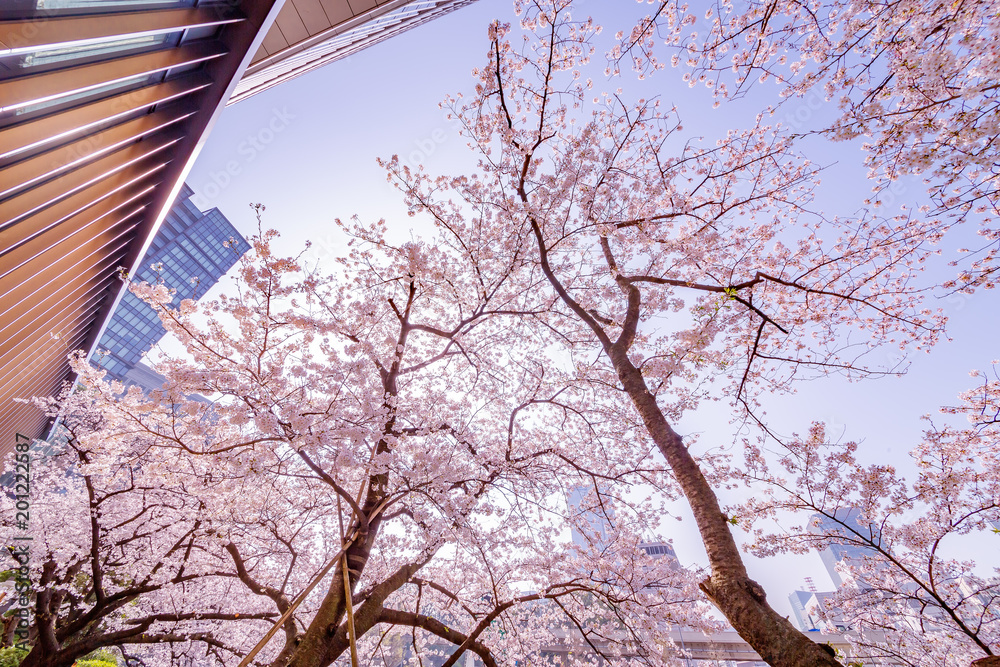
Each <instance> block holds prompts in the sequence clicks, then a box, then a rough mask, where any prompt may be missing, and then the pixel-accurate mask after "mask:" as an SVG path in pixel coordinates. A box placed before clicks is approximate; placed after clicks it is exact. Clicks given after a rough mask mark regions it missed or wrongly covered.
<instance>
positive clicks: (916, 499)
mask: <svg viewBox="0 0 1000 667" xmlns="http://www.w3.org/2000/svg"><path fill="white" fill-rule="evenodd" d="M974 375H975V376H976V377H978V378H980V379H981V380H982V382H981V384H980V386H979V387H978V388H976V389H973V390H970V391H968V392H966V393H965V394H963V395H962V397H961V398H962V404H961V405H960V406H959V407H951V408H945V409H943V410H942V411H943V412H947V413H952V414H959V415H964V416H967V417H968V421H969V422H970V425H969V426H967V427H965V428H960V427H956V426H935V425H933V424H931V425H930V427H929V428H928V429H927V430H926V431H925V433H924V440H923V442H921V443H920V444H919V445H918V446H917V447H916V448H915V449H914V450H913V451H912V452H911V456H912V458H913V459H914V462H915V463H916V467H917V471H918V474H917V477H916V478H915V479H913V480H912V481H910V482H908V481H906V480H905V479H902V478H901V477H900V476H899V475H898V473H897V472H896V470H895V468H894V467H893V466H890V465H877V464H876V465H868V466H865V465H863V464H861V463H859V461H858V460H857V457H856V450H857V445H856V444H855V443H842V444H830V443H828V442H827V440H826V435H825V429H824V428H823V425H822V424H818V423H817V424H815V425H814V426H813V428H812V429H811V431H810V433H809V436H808V437H806V438H801V439H796V440H795V441H793V442H791V443H788V445H787V450H786V454H785V456H784V457H783V458H782V460H781V465H782V467H783V468H784V474H782V475H777V474H774V473H772V472H770V471H769V469H768V466H767V464H766V462H764V461H763V459H761V458H756V459H751V460H750V461H748V465H747V467H746V472H745V477H746V479H747V480H748V481H749V482H751V483H752V484H754V486H755V487H757V488H760V487H761V485H763V486H764V488H765V489H766V491H765V493H763V494H761V493H758V495H757V496H756V497H755V499H754V500H751V501H749V502H747V503H745V504H744V505H742V506H740V507H738V508H734V509H733V512H734V514H736V515H737V516H738V517H739V521H740V525H741V526H744V527H746V528H747V529H748V530H750V529H752V527H753V526H754V525H755V524H757V523H758V522H759V521H760V520H761V519H763V518H765V517H772V518H773V517H774V516H776V515H778V514H779V513H786V512H794V513H798V514H799V515H800V516H801V514H802V513H809V514H810V515H811V516H813V517H822V519H823V522H822V528H821V529H817V528H816V527H815V526H814V527H813V528H811V529H808V530H807V529H805V528H803V527H802V526H797V527H792V528H790V529H789V530H788V531H785V532H782V533H772V532H770V531H769V530H767V529H765V528H763V527H758V528H756V530H755V533H756V538H757V539H756V542H755V544H754V545H753V550H754V551H755V552H756V553H757V554H760V555H770V554H773V553H775V552H788V551H791V552H797V553H804V552H806V551H809V550H811V549H822V548H825V547H827V546H830V545H831V544H832V545H841V546H843V545H846V546H850V547H855V549H854V550H853V551H857V550H860V551H861V552H862V553H863V554H864V556H863V557H858V558H850V559H845V560H844V562H843V563H842V564H841V567H843V572H844V576H845V578H846V582H847V583H846V584H845V585H844V586H842V588H841V590H840V591H839V592H838V596H837V597H836V598H835V599H834V600H832V605H833V609H834V610H836V612H837V613H838V614H839V615H840V616H841V617H842V618H843V619H844V620H845V621H846V622H848V623H850V624H851V625H852V626H854V627H855V628H856V629H858V630H859V631H860V634H859V636H857V637H856V638H855V639H856V641H857V642H858V643H859V644H861V645H864V646H865V648H866V649H867V650H868V653H869V654H870V655H874V656H882V657H885V658H890V659H893V660H895V661H897V662H898V664H905V665H915V666H916V665H920V666H924V665H926V666H927V667H930V666H931V665H941V664H966V663H968V662H969V661H970V660H973V659H976V658H982V657H985V656H994V655H997V654H998V653H1000V570H998V569H996V568H994V570H993V572H992V573H990V574H984V573H982V572H981V571H980V570H978V569H977V568H976V567H975V563H974V562H971V561H970V560H968V559H960V558H955V554H956V552H957V551H959V550H960V549H961V546H960V545H961V540H962V536H980V539H988V537H985V536H984V533H987V534H988V533H989V532H990V529H991V528H992V526H995V525H997V524H998V523H1000V458H998V452H1000V447H998V441H997V438H998V435H1000V432H998V429H997V425H998V415H1000V382H998V380H997V379H996V377H995V376H994V377H992V378H991V377H989V376H987V375H986V374H984V373H975V374H974ZM847 508H856V510H857V516H858V517H859V518H860V519H859V520H855V518H854V516H853V515H850V516H849V515H848V513H847V512H845V511H844V510H845V509H847ZM991 537H996V536H995V535H991ZM965 539H968V537H966V538H965Z"/></svg>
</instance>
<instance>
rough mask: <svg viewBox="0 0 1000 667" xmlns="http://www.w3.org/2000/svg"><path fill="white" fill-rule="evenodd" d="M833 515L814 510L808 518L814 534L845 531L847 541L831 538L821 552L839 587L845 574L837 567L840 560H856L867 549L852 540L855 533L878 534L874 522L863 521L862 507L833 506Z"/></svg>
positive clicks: (863, 534)
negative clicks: (860, 508) (829, 515)
mask: <svg viewBox="0 0 1000 667" xmlns="http://www.w3.org/2000/svg"><path fill="white" fill-rule="evenodd" d="M833 516H834V518H831V517H827V516H823V515H822V514H813V515H812V517H811V518H810V520H809V532H810V533H812V534H814V535H843V536H844V538H845V539H844V541H836V540H834V541H831V542H830V544H829V545H827V546H826V547H825V548H824V549H821V550H820V552H819V557H820V558H821V559H822V561H823V565H825V566H826V571H827V572H828V573H829V574H830V578H831V579H833V583H834V585H835V586H836V587H837V588H840V587H841V586H842V585H843V584H844V578H843V575H842V574H841V573H840V572H838V571H837V564H838V563H841V562H844V561H849V560H854V561H860V560H861V559H862V558H864V556H865V555H866V554H867V553H868V551H867V550H866V549H864V548H862V547H860V546H857V545H856V544H852V543H851V542H852V537H853V534H854V533H856V534H857V535H860V536H864V537H871V536H876V537H877V535H878V531H877V530H876V528H875V527H874V526H870V525H867V524H864V523H862V522H861V511H860V510H859V509H858V508H856V507H840V508H837V509H836V510H834V515H833Z"/></svg>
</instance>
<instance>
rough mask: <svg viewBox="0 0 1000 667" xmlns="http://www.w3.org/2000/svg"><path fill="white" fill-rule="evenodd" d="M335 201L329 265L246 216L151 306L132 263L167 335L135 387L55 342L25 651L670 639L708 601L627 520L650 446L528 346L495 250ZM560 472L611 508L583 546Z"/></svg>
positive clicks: (271, 655)
mask: <svg viewBox="0 0 1000 667" xmlns="http://www.w3.org/2000/svg"><path fill="white" fill-rule="evenodd" d="M345 227H347V229H348V231H349V232H350V233H351V234H352V235H353V236H354V245H353V250H352V252H351V254H350V255H349V256H348V257H346V258H343V260H342V265H341V270H340V272H339V273H338V274H337V275H335V276H333V277H328V278H321V277H320V276H317V275H314V274H310V273H307V272H305V271H304V270H303V268H302V267H301V266H300V265H299V263H298V261H297V260H296V259H295V258H284V257H277V256H274V255H273V254H272V252H271V248H270V240H271V239H273V233H264V234H262V235H261V236H259V237H256V238H255V239H254V248H255V255H254V257H253V258H252V259H250V258H248V259H247V260H245V261H244V262H243V263H242V264H241V269H240V280H239V294H238V295H237V296H234V297H221V298H220V299H219V300H218V301H211V302H207V303H204V304H200V305H199V304H195V303H192V302H189V301H185V302H182V303H181V304H180V307H179V309H178V310H171V309H170V308H169V307H168V306H169V305H170V303H171V299H172V295H171V294H170V290H169V288H168V287H167V286H166V285H146V284H141V285H135V286H133V289H134V290H135V291H136V293H137V294H139V295H140V296H142V297H143V298H145V299H146V300H147V301H148V302H150V303H151V304H154V306H155V307H157V308H158V309H159V310H160V312H161V317H162V319H163V321H164V323H165V325H166V326H167V328H168V329H169V330H170V331H172V332H173V333H174V334H175V335H176V337H177V338H178V339H179V340H180V342H181V343H182V344H183V345H184V346H185V347H186V349H187V353H188V357H187V358H184V359H169V360H166V361H164V362H162V363H161V364H160V365H159V368H160V369H161V370H162V371H163V372H164V374H165V376H166V378H167V381H166V383H165V384H164V386H163V388H162V389H160V390H158V391H154V392H151V393H150V394H149V395H144V394H143V393H142V392H140V391H139V390H138V389H137V388H131V389H128V390H125V388H124V387H122V386H121V385H120V384H117V383H110V384H108V383H105V382H104V381H103V380H102V378H101V376H102V374H103V371H99V370H97V369H95V368H92V367H90V366H89V365H88V364H86V363H83V361H82V360H80V359H77V360H76V361H75V367H76V369H77V371H78V373H79V380H80V382H81V383H82V385H83V386H85V387H87V390H86V391H85V392H78V393H77V394H75V395H74V398H73V399H71V401H70V403H68V404H65V405H63V407H62V414H63V419H64V420H65V421H66V423H67V424H68V425H69V426H71V427H72V432H73V438H72V439H71V440H70V443H69V444H68V447H69V449H68V450H67V451H66V453H65V454H63V455H61V458H59V459H58V460H55V461H53V462H52V464H51V465H48V466H47V467H46V470H47V471H49V472H47V473H46V474H47V475H48V477H47V478H46V479H45V480H38V481H37V482H36V484H37V483H41V484H42V486H41V487H40V488H44V489H46V492H45V495H44V496H43V497H41V498H40V499H39V503H40V504H39V505H38V507H39V509H38V510H37V511H39V512H41V513H42V515H43V516H48V517H51V522H52V523H51V524H50V523H48V522H47V523H45V525H44V526H36V527H35V529H36V530H37V531H38V532H39V533H40V534H41V533H44V534H45V535H46V538H45V539H46V551H45V557H44V558H41V557H37V556H36V557H35V558H34V560H33V561H32V563H33V564H32V567H33V568H35V570H34V573H33V576H32V581H33V582H36V583H37V587H36V594H35V602H34V605H35V617H34V627H35V628H36V634H35V637H36V638H35V640H34V644H33V646H32V652H31V654H29V656H28V658H27V659H26V662H25V664H29V665H45V666H46V667H48V666H52V667H56V666H59V667H63V666H67V665H71V664H72V662H73V660H74V659H75V657H78V656H80V655H83V654H84V653H86V652H88V651H90V650H93V648H97V647H101V646H117V647H119V648H121V649H122V650H123V652H124V653H125V654H126V655H129V656H132V657H136V658H138V659H140V660H141V662H142V664H148V665H158V664H164V665H166V664H177V663H178V662H179V661H183V660H187V661H189V662H191V663H192V664H228V665H235V664H238V663H239V664H254V665H275V666H278V665H296V666H298V665H328V664H331V663H332V662H334V661H336V660H338V659H340V660H345V661H346V659H347V656H351V659H352V661H357V660H358V659H359V658H358V656H360V658H362V659H364V660H365V661H372V660H376V659H379V657H380V656H382V657H383V658H384V654H385V652H386V651H389V650H390V649H391V650H397V649H401V648H402V647H405V646H410V648H409V649H407V650H412V651H416V656H417V657H418V659H419V656H420V655H422V654H423V653H425V652H427V651H437V650H444V649H443V648H442V647H446V648H447V650H448V651H449V652H451V653H452V656H451V657H450V658H449V659H448V661H447V662H446V664H448V665H451V664H455V662H456V661H457V660H458V659H459V658H462V657H463V656H464V655H465V654H466V652H467V651H468V652H471V653H474V654H476V655H477V656H478V658H479V659H480V660H482V661H483V663H484V664H487V665H496V664H499V663H501V662H511V661H513V660H514V659H519V658H521V657H523V656H526V655H531V654H537V653H538V652H539V651H541V650H543V649H546V650H555V649H559V650H562V651H565V652H574V653H576V652H580V651H581V650H582V651H584V652H585V653H592V655H594V656H595V657H596V656H603V657H604V658H605V659H607V660H609V661H612V662H614V661H618V660H634V659H639V660H642V661H644V662H646V663H649V664H673V663H674V656H675V655H676V653H675V651H674V650H673V648H672V646H671V642H670V638H669V634H668V631H669V628H670V625H671V624H673V623H678V622H683V623H685V624H686V625H694V626H700V627H706V628H707V627H710V625H711V622H710V621H708V620H706V618H705V616H704V611H705V607H704V605H703V603H701V602H699V601H698V600H697V598H698V595H697V588H696V584H695V576H696V573H694V572H688V571H685V570H680V569H677V568H673V567H668V566H667V565H666V564H664V563H656V562H652V561H651V560H650V559H649V558H648V557H647V556H646V555H645V554H644V552H642V551H641V549H639V548H638V546H637V545H638V543H639V541H640V539H641V538H642V536H643V535H644V534H648V532H649V531H650V530H652V529H654V528H655V525H656V519H657V517H658V512H657V511H656V510H655V506H654V505H653V504H651V503H649V502H637V501H636V500H634V499H632V498H631V491H630V489H631V488H632V487H634V486H636V485H646V486H648V485H652V486H655V487H662V488H669V486H670V482H669V479H668V477H667V475H666V471H665V469H664V466H663V465H662V463H658V462H656V461H655V460H653V461H651V460H649V457H648V455H649V450H650V444H649V443H648V441H647V440H646V439H643V438H637V439H630V440H624V441H622V440H620V439H619V438H618V436H619V434H620V432H621V431H620V429H619V427H618V424H616V423H615V422H613V421H611V419H609V416H608V414H607V413H606V412H605V411H604V409H603V408H602V405H601V397H599V396H593V395H592V392H590V391H589V388H588V387H587V386H586V385H585V384H584V385H579V386H577V385H576V384H575V383H574V382H573V379H572V378H571V377H566V376H565V374H562V373H559V372H557V371H554V370H550V369H547V368H546V367H545V365H544V364H543V363H541V359H542V358H543V357H544V348H545V346H546V345H548V344H550V341H549V340H547V339H540V338H538V336H537V335H528V334H533V332H532V331H530V330H529V328H528V327H527V326H526V325H525V322H530V321H531V315H530V314H531V313H532V312H535V311H534V305H533V304H532V303H531V302H530V301H529V300H528V299H527V298H526V295H530V294H532V292H531V291H530V290H524V289H522V288H523V285H521V283H520V280H521V278H518V280H517V281H515V280H513V274H514V272H515V271H514V267H518V266H519V264H518V262H517V261H516V258H514V259H513V260H512V258H510V257H503V258H499V257H497V255H494V257H497V261H495V262H494V263H492V264H490V263H487V262H483V263H479V264H476V265H472V264H467V265H465V266H466V268H465V269H460V268H457V267H456V266H455V265H453V264H452V263H451V261H450V260H451V258H450V253H449V252H448V250H447V248H445V249H443V250H442V249H439V248H438V247H436V246H435V245H434V244H432V243H426V244H422V243H417V242H413V243H407V244H405V245H403V246H399V247H395V246H392V245H390V244H388V243H387V242H386V241H385V240H384V231H385V229H384V225H381V224H377V225H370V226H363V225H360V224H358V225H354V226H345ZM481 242H482V243H483V244H484V245H483V246H481V247H482V248H483V249H485V248H486V247H487V246H488V243H489V240H488V239H485V238H484V239H482V240H481ZM493 250H494V252H496V251H497V248H496V247H494V248H493ZM515 282H516V285H517V289H516V290H514V289H512V288H511V286H510V285H509V284H514V283H515ZM510 312H516V313H517V317H516V318H512V317H509V316H508V313H510ZM537 314H538V315H539V317H544V313H542V312H538V313H537ZM521 329H524V330H525V331H526V333H525V334H524V335H522V334H520V333H519V330H521ZM510 341H515V342H514V343H511V342H510ZM195 393H199V394H202V395H205V396H211V397H213V399H214V403H211V404H209V403H206V402H204V401H200V400H195V399H193V398H191V396H192V395H193V394H195ZM84 398H86V401H89V403H88V404H87V406H86V407H87V409H86V410H83V413H82V414H83V416H82V417H80V418H79V425H78V426H74V421H73V419H74V418H73V416H72V415H73V414H74V411H73V409H72V406H73V403H72V401H73V400H77V401H82V400H83V399H84ZM553 423H558V424H559V428H558V429H556V430H553V429H552V428H550V427H549V426H548V425H549V424H553ZM74 457H75V458H74ZM68 459H73V460H72V461H69V460H68ZM59 479H64V481H63V482H62V483H56V482H57V481H58V480H59ZM580 485H590V486H595V487H599V491H598V495H599V496H600V498H601V499H602V502H604V503H610V502H614V503H615V507H616V514H617V516H618V517H619V518H620V519H621V525H620V526H619V527H618V529H616V531H615V532H614V534H613V535H612V536H611V539H610V540H609V541H606V540H600V541H598V540H595V541H594V542H593V544H592V546H591V547H590V548H584V549H580V548H577V547H573V546H571V545H569V544H567V541H566V540H565V539H564V537H563V533H564V532H566V531H565V529H566V527H567V526H566V521H567V519H566V515H567V508H566V503H565V496H566V493H567V491H568V490H569V489H570V488H573V487H576V486H580ZM42 504H45V507H44V511H43V508H42ZM572 520H573V521H575V522H576V523H577V527H578V528H579V529H580V530H582V531H584V532H586V531H588V530H591V531H592V528H588V526H587V521H586V520H585V519H583V518H580V517H577V518H576V519H572ZM57 524H58V525H57ZM10 528H12V527H9V528H8V529H10ZM320 583H321V584H322V585H316V586H315V587H313V586H314V584H320ZM269 626H272V627H273V630H274V631H275V632H274V634H277V635H278V637H276V638H274V640H273V641H268V640H267V638H268V637H269V635H268V634H267V632H268V631H267V627H269ZM45 633H48V636H46V637H45V639H44V641H43V640H42V639H41V637H43V635H44V634H45ZM262 637H264V638H265V641H263V642H259V641H258V640H260V639H261V638H262ZM407 638H409V640H408V643H407ZM136 643H143V644H147V646H144V647H143V648H142V649H141V652H140V651H136V650H133V649H132V645H133V644H136ZM255 647H257V648H262V650H261V651H260V652H258V653H254V652H253V651H252V649H254V648H255ZM546 647H547V648H546ZM553 647H555V649H554V648H553ZM560 647H561V648H560ZM390 652H391V651H390Z"/></svg>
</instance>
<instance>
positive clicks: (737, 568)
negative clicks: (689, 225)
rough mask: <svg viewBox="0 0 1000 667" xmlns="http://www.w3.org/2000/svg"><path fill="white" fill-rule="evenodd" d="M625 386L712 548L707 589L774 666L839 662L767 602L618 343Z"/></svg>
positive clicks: (616, 356)
mask: <svg viewBox="0 0 1000 667" xmlns="http://www.w3.org/2000/svg"><path fill="white" fill-rule="evenodd" d="M606 351H607V353H608V355H609V356H610V357H611V361H612V363H613V364H614V367H615V370H616V371H617V373H618V378H619V379H620V380H621V382H622V385H623V386H624V389H625V392H626V393H627V394H628V395H629V398H631V399H632V402H633V404H634V405H635V407H636V408H637V409H638V410H639V414H640V416H641V417H642V421H643V423H644V424H645V426H646V428H647V430H648V431H649V434H650V436H652V438H653V441H654V442H655V443H656V445H657V447H659V449H660V452H662V453H663V456H664V458H666V460H667V463H668V464H669V465H670V468H671V469H672V470H673V472H674V476H675V477H676V478H677V482H678V483H679V484H680V486H681V489H682V490H683V492H684V495H685V496H686V497H687V500H688V504H689V505H690V506H691V510H692V512H694V518H695V522H696V523H697V525H698V530H699V532H700V533H701V538H702V541H703V542H704V544H705V550H706V551H707V552H708V559H709V564H710V566H711V576H710V577H709V578H708V579H705V580H704V581H703V582H701V584H700V586H701V589H702V590H703V591H704V592H705V595H707V596H708V598H709V599H710V600H711V601H712V602H713V603H714V604H715V606H716V607H718V608H719V610H720V611H722V613H723V614H725V615H726V618H727V619H728V620H729V622H730V623H731V624H732V626H733V628H735V630H736V632H738V633H739V635H740V637H742V638H743V639H744V640H745V641H746V642H747V643H748V644H750V646H752V647H753V649H754V650H755V651H757V654H758V655H760V657H761V659H763V660H764V661H765V662H766V663H767V664H769V665H773V666H774V667H817V666H822V667H839V666H840V663H839V662H837V660H836V659H835V658H834V656H833V655H832V654H831V653H830V651H829V650H828V649H827V648H826V647H824V646H821V645H819V644H817V643H815V642H814V641H812V640H811V639H809V638H808V637H806V636H805V635H804V634H802V633H801V632H799V631H798V630H797V629H795V627H794V626H793V625H792V624H791V623H789V621H788V619H787V618H785V617H783V616H780V615H779V614H778V613H777V612H776V611H774V609H772V608H771V606H770V605H769V604H768V603H767V598H766V595H765V593H764V589H763V588H762V587H761V586H760V584H758V583H757V582H756V581H754V580H753V579H751V578H750V577H749V575H748V574H747V571H746V567H745V566H744V565H743V558H742V556H741V555H740V553H739V550H738V549H737V548H736V541H735V540H734V539H733V536H732V533H731V532H730V531H729V522H728V520H727V519H726V516H725V515H724V514H723V513H722V509H721V508H720V507H719V500H718V498H717V497H716V495H715V492H714V491H713V490H712V487H711V486H710V485H709V483H708V481H707V480H706V479H705V476H704V475H702V473H701V470H700V469H699V468H698V463H697V462H696V461H695V460H694V457H692V456H691V453H690V452H689V451H688V450H687V447H685V446H684V443H683V441H682V439H681V437H680V435H678V434H677V432H676V431H674V429H673V428H672V427H671V426H670V424H669V423H668V422H667V419H666V417H664V416H663V412H662V411H661V410H660V407H659V406H658V405H657V403H656V399H655V398H654V397H653V395H652V394H651V393H650V392H649V390H648V388H647V387H646V381H645V378H643V376H642V371H640V370H639V369H638V368H636V367H635V365H634V364H633V363H632V361H631V360H630V359H629V358H628V355H627V353H626V352H625V351H624V350H621V349H620V348H618V347H617V346H612V347H611V349H609V350H606Z"/></svg>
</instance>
